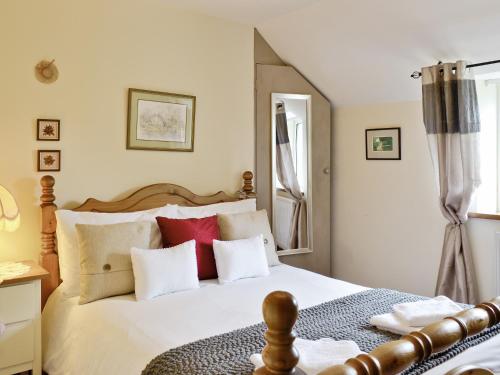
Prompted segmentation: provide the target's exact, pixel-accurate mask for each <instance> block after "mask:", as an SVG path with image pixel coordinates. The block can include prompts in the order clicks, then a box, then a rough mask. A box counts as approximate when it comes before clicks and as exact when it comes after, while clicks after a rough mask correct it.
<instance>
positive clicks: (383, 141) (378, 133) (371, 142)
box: [365, 127, 401, 160]
mask: <svg viewBox="0 0 500 375" xmlns="http://www.w3.org/2000/svg"><path fill="white" fill-rule="evenodd" d="M365 148H366V160H401V128H399V127H398V128H378V129H366V130H365Z"/></svg>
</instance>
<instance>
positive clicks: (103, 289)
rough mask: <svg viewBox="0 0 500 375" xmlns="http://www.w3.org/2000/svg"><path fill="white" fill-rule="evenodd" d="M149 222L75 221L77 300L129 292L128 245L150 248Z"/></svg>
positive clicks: (130, 287) (131, 274)
mask: <svg viewBox="0 0 500 375" xmlns="http://www.w3.org/2000/svg"><path fill="white" fill-rule="evenodd" d="M152 225H153V223H151V222H142V221H140V222H133V223H120V224H109V225H85V224H76V226H75V227H76V233H77V238H78V244H79V247H80V304H85V303H89V302H92V301H96V300H98V299H102V298H106V297H111V296H117V295H120V294H127V293H132V292H133V291H134V274H133V271H132V260H131V257H130V249H131V248H132V247H138V248H143V249H146V248H149V244H150V238H151V229H152Z"/></svg>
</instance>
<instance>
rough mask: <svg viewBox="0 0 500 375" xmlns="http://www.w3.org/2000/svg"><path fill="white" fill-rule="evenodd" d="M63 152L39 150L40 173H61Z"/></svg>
mask: <svg viewBox="0 0 500 375" xmlns="http://www.w3.org/2000/svg"><path fill="white" fill-rule="evenodd" d="M60 170H61V150H38V172H59V171H60Z"/></svg>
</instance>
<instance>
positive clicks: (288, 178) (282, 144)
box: [276, 103, 308, 249]
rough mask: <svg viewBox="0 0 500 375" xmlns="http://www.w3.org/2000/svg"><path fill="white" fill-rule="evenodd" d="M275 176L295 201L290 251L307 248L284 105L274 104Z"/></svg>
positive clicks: (304, 216)
mask: <svg viewBox="0 0 500 375" xmlns="http://www.w3.org/2000/svg"><path fill="white" fill-rule="evenodd" d="M276 174H277V175H278V180H279V182H280V183H281V185H282V186H283V188H284V189H285V190H286V191H287V193H288V194H290V195H291V196H292V198H293V199H295V201H296V205H295V209H294V213H293V216H292V223H291V226H290V242H289V243H290V249H297V248H299V249H300V248H307V247H308V241H307V209H306V200H305V199H304V195H303V194H302V192H301V190H300V185H299V180H298V179H297V173H296V172H295V168H294V166H293V157H292V148H291V146H290V139H289V137H288V125H287V120H286V110H285V104H284V103H277V104H276Z"/></svg>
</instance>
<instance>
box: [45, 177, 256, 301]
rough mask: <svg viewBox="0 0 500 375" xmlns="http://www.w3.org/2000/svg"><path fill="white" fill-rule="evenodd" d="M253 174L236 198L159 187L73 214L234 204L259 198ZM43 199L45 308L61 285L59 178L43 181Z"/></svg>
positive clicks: (92, 202) (91, 204) (88, 205)
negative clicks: (57, 200) (176, 206)
mask: <svg viewBox="0 0 500 375" xmlns="http://www.w3.org/2000/svg"><path fill="white" fill-rule="evenodd" d="M252 181H253V173H252V172H250V171H246V172H244V173H243V187H242V189H241V191H240V192H239V193H237V194H234V195H229V194H226V193H224V192H222V191H219V192H218V193H216V194H213V195H208V196H202V195H197V194H194V193H193V192H191V191H190V190H188V189H186V188H184V187H182V186H179V185H174V184H168V183H163V184H155V185H149V186H146V187H143V188H141V189H139V190H137V191H135V192H134V193H132V194H130V195H129V196H128V197H126V198H124V199H120V200H116V201H108V202H105V201H100V200H98V199H95V198H89V199H87V200H86V201H85V203H83V204H82V205H80V206H78V207H76V208H74V209H73V211H80V212H82V211H87V212H102V213H113V212H133V211H142V210H149V209H152V208H158V207H162V206H164V205H166V204H178V205H180V206H204V205H208V204H214V203H221V202H233V201H237V200H238V199H246V198H251V197H255V193H254V191H253V182H252ZM40 184H41V187H42V195H41V196H40V207H41V209H42V231H41V232H42V248H41V250H42V251H41V254H40V264H41V265H42V266H43V267H44V268H45V269H46V270H47V271H48V272H49V274H50V276H49V277H48V278H46V279H45V280H44V281H43V282H42V306H43V305H44V304H45V302H46V300H47V298H48V296H49V295H50V294H51V293H52V292H53V291H54V289H55V288H57V287H58V286H59V284H60V281H61V280H60V276H59V259H58V255H57V239H56V228H57V220H56V215H55V211H56V210H57V205H56V204H55V200H56V197H55V195H54V185H55V178H54V177H53V176H43V177H42V178H41V180H40Z"/></svg>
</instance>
